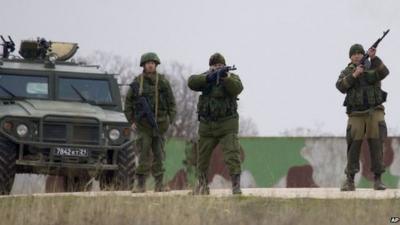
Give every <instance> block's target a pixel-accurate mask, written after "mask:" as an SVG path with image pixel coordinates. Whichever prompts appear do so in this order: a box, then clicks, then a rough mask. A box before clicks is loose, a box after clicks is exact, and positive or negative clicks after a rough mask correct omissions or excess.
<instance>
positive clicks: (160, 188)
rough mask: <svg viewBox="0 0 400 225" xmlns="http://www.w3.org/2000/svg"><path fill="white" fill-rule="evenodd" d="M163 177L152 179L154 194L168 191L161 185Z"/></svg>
mask: <svg viewBox="0 0 400 225" xmlns="http://www.w3.org/2000/svg"><path fill="white" fill-rule="evenodd" d="M163 177H164V175H163V174H161V175H158V176H156V177H154V180H155V186H154V192H168V191H170V189H169V187H168V186H166V185H164V184H163Z"/></svg>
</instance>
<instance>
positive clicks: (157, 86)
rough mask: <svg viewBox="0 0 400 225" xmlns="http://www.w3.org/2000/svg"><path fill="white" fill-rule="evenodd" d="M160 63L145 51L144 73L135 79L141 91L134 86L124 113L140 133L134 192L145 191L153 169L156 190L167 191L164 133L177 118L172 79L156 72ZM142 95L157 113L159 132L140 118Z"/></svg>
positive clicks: (137, 142)
mask: <svg viewBox="0 0 400 225" xmlns="http://www.w3.org/2000/svg"><path fill="white" fill-rule="evenodd" d="M159 64H160V59H159V58H158V56H157V54H156V53H153V52H149V53H146V54H143V55H142V57H141V58H140V66H141V67H143V73H142V74H140V75H139V76H137V77H135V79H134V81H133V83H136V84H137V87H139V89H138V93H135V91H134V90H133V89H132V85H131V88H130V89H129V91H128V93H127V96H126V101H125V115H126V118H127V119H128V121H129V122H130V123H131V124H132V129H134V130H137V134H138V136H137V140H136V147H137V148H138V149H139V165H138V168H137V169H136V175H137V181H138V183H137V186H136V187H135V188H134V189H133V192H145V191H146V188H145V184H146V177H147V176H148V174H149V173H150V170H151V173H152V175H153V177H154V179H155V189H154V191H156V192H161V191H166V188H164V185H163V175H164V166H163V160H164V156H165V155H164V141H165V138H164V134H165V132H166V131H167V130H168V127H169V125H170V124H172V122H173V121H174V118H175V114H176V105H175V97H174V95H173V93H172V89H171V85H170V83H169V81H168V80H167V79H166V77H165V76H164V75H162V74H159V73H158V72H157V66H158V65H159ZM139 96H144V97H146V99H147V102H148V103H149V106H150V108H151V110H153V112H154V117H155V118H154V119H155V121H156V124H157V125H158V131H157V129H155V128H154V127H152V126H151V124H150V123H149V122H148V121H147V120H146V119H145V118H141V116H140V115H141V112H139V110H138V109H137V108H135V107H136V106H137V104H136V103H137V101H138V98H139ZM151 160H152V161H151Z"/></svg>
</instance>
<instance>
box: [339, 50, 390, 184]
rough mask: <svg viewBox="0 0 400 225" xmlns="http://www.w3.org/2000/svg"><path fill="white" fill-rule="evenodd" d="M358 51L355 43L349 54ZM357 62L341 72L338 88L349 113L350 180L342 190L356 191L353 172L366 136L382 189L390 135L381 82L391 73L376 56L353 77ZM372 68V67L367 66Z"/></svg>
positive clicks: (347, 132) (377, 180) (354, 172)
mask: <svg viewBox="0 0 400 225" xmlns="http://www.w3.org/2000/svg"><path fill="white" fill-rule="evenodd" d="M355 53H361V54H364V49H363V48H362V46H361V45H359V44H355V45H353V46H352V47H351V48H350V53H349V55H350V57H351V56H352V55H353V54H355ZM356 67H357V66H356V65H354V64H352V63H350V64H348V66H347V67H346V68H345V69H344V70H343V71H342V72H341V74H340V76H339V79H338V81H337V82H336V87H337V89H339V91H340V92H342V93H344V94H346V98H345V101H344V104H343V105H344V106H346V109H347V114H348V123H347V124H348V125H347V131H346V138H347V167H346V170H345V173H346V175H347V180H346V182H345V183H344V185H343V187H342V190H343V191H348V190H354V189H355V186H354V175H355V174H356V173H357V172H359V170H360V163H359V158H360V151H361V144H362V141H363V139H364V136H366V138H367V141H368V145H369V149H370V156H371V165H372V166H371V170H372V172H373V173H374V174H375V184H374V188H375V189H378V190H381V189H384V185H383V184H382V182H381V179H380V177H381V174H382V173H383V172H384V171H385V168H384V165H383V142H384V140H385V138H386V136H387V128H386V123H385V119H384V115H385V113H384V107H383V105H382V103H383V102H385V101H386V96H387V94H386V92H384V91H383V90H382V89H381V81H382V80H383V79H384V78H385V77H386V76H387V75H388V74H389V70H388V69H387V68H386V66H385V65H384V64H383V62H382V60H381V59H380V58H378V57H375V58H373V59H372V60H371V62H370V65H369V66H367V67H366V69H365V70H364V73H363V74H362V75H360V76H359V77H357V78H354V77H353V75H352V74H353V73H354V71H355V69H356ZM368 67H369V68H368Z"/></svg>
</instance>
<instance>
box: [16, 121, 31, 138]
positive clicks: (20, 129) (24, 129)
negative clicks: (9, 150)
mask: <svg viewBox="0 0 400 225" xmlns="http://www.w3.org/2000/svg"><path fill="white" fill-rule="evenodd" d="M28 131H29V129H28V126H26V125H25V124H20V125H18V126H17V134H18V136H20V137H25V136H26V135H27V134H28Z"/></svg>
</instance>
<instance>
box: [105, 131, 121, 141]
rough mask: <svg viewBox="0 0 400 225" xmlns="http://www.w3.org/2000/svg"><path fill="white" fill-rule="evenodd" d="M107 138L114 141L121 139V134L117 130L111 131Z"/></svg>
mask: <svg viewBox="0 0 400 225" xmlns="http://www.w3.org/2000/svg"><path fill="white" fill-rule="evenodd" d="M108 137H109V138H110V139H111V141H116V140H118V139H119V138H120V137H121V132H120V131H119V130H118V129H111V130H110V132H108Z"/></svg>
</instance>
